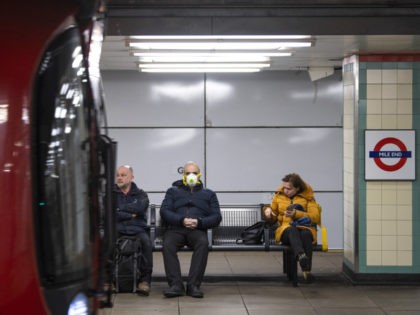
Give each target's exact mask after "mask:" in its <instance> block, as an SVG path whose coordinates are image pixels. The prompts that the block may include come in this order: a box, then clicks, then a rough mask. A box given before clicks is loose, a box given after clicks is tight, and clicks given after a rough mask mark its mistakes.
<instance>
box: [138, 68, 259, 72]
mask: <svg viewBox="0 0 420 315" xmlns="http://www.w3.org/2000/svg"><path fill="white" fill-rule="evenodd" d="M259 71H261V70H260V69H257V68H246V69H244V68H237V69H233V68H205V69H203V68H191V69H185V68H183V69H167V68H166V69H162V68H159V69H141V72H184V73H187V72H200V73H205V72H220V73H222V72H225V73H226V72H259Z"/></svg>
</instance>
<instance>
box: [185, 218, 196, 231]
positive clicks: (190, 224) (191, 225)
mask: <svg viewBox="0 0 420 315" xmlns="http://www.w3.org/2000/svg"><path fill="white" fill-rule="evenodd" d="M183 224H184V226H185V227H186V228H187V229H196V228H197V225H198V220H197V219H192V218H185V219H184V221H183Z"/></svg>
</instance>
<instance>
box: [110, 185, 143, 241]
mask: <svg viewBox="0 0 420 315" xmlns="http://www.w3.org/2000/svg"><path fill="white" fill-rule="evenodd" d="M113 193H114V205H115V210H116V217H117V232H118V233H121V234H124V235H135V234H137V233H140V232H144V231H147V208H148V207H149V198H148V196H147V194H146V192H144V191H143V190H142V189H139V188H138V187H137V185H136V184H135V183H133V182H132V183H131V188H130V191H129V192H128V194H127V195H125V194H124V193H123V192H122V191H121V189H120V188H119V187H118V186H117V185H114V192H113ZM133 215H135V217H133Z"/></svg>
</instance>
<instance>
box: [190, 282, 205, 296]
mask: <svg viewBox="0 0 420 315" xmlns="http://www.w3.org/2000/svg"><path fill="white" fill-rule="evenodd" d="M187 295H189V296H192V297H193V298H199V299H201V298H202V297H203V296H204V293H203V292H202V291H201V290H200V289H199V288H198V287H196V286H195V285H191V286H188V287H187Z"/></svg>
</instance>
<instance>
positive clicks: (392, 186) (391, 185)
mask: <svg viewBox="0 0 420 315" xmlns="http://www.w3.org/2000/svg"><path fill="white" fill-rule="evenodd" d="M381 187H382V189H383V190H396V189H397V182H393V181H389V182H381Z"/></svg>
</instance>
